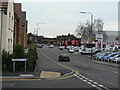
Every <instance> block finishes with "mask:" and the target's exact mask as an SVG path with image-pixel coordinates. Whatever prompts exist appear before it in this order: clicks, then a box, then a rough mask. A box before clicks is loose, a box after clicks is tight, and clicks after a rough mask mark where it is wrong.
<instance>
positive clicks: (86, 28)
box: [75, 18, 107, 43]
mask: <svg viewBox="0 0 120 90" xmlns="http://www.w3.org/2000/svg"><path fill="white" fill-rule="evenodd" d="M103 25H104V22H103V20H102V19H100V18H98V19H95V20H94V23H93V25H92V34H91V24H90V22H89V20H87V21H86V23H85V24H82V23H80V24H79V25H78V26H77V29H76V30H75V35H76V37H77V36H80V37H81V41H83V43H86V42H87V41H91V35H92V37H93V38H95V35H96V34H97V33H98V34H103V38H104V41H105V40H107V34H106V32H104V31H103Z"/></svg>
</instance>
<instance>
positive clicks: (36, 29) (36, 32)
mask: <svg viewBox="0 0 120 90" xmlns="http://www.w3.org/2000/svg"><path fill="white" fill-rule="evenodd" d="M39 24H46V23H45V22H43V23H37V28H35V29H34V34H35V42H36V44H37V42H38V39H37V38H38V30H40V28H38V25H39Z"/></svg>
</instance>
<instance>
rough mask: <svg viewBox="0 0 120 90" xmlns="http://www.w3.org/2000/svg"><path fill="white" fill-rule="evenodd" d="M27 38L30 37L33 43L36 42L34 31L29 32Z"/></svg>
mask: <svg viewBox="0 0 120 90" xmlns="http://www.w3.org/2000/svg"><path fill="white" fill-rule="evenodd" d="M27 38H28V40H29V41H31V42H32V43H34V41H35V36H34V35H33V34H32V33H28V35H27Z"/></svg>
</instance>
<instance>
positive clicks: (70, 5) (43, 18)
mask: <svg viewBox="0 0 120 90" xmlns="http://www.w3.org/2000/svg"><path fill="white" fill-rule="evenodd" d="M31 1H32V2H22V10H23V11H26V12H27V19H28V21H29V28H28V32H32V33H33V32H34V29H35V28H36V27H37V23H46V24H39V28H40V30H39V35H43V36H48V37H53V36H56V35H62V34H68V33H72V34H74V32H75V29H76V28H77V26H78V24H79V23H80V22H81V23H85V22H86V20H90V15H88V14H80V11H87V12H91V13H93V15H94V18H95V19H98V18H101V19H103V21H104V30H118V2H37V1H35V2H34V0H31ZM15 2H18V1H17V0H15Z"/></svg>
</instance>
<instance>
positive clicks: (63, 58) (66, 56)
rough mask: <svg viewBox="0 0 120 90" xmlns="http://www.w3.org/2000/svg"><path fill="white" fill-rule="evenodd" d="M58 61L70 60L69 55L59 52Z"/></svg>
mask: <svg viewBox="0 0 120 90" xmlns="http://www.w3.org/2000/svg"><path fill="white" fill-rule="evenodd" d="M58 60H59V61H70V57H69V55H67V54H61V55H60V56H59V59H58Z"/></svg>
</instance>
